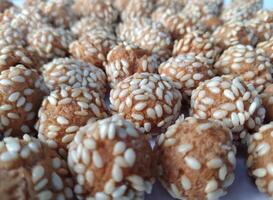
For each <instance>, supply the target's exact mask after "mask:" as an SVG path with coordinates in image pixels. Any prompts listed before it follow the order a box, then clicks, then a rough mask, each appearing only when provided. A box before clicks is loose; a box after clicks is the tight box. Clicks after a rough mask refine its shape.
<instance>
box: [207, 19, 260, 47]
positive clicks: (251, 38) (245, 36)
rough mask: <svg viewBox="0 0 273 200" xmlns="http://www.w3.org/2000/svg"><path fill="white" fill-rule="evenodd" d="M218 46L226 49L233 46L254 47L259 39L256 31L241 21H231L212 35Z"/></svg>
mask: <svg viewBox="0 0 273 200" xmlns="http://www.w3.org/2000/svg"><path fill="white" fill-rule="evenodd" d="M212 37H213V40H214V42H215V44H216V45H217V46H219V47H220V48H222V49H226V48H228V47H231V46H233V45H237V44H243V45H253V46H255V45H256V44H257V41H258V40H257V37H256V35H255V33H254V31H253V30H252V29H250V28H248V27H247V26H246V24H245V23H244V22H241V21H230V22H227V23H225V24H223V25H222V26H220V27H218V28H217V29H216V30H215V31H214V32H213V34H212Z"/></svg>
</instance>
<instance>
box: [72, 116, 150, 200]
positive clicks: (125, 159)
mask: <svg viewBox="0 0 273 200" xmlns="http://www.w3.org/2000/svg"><path fill="white" fill-rule="evenodd" d="M105 147H107V148H105ZM152 156H153V152H152V149H151V147H150V144H149V142H148V140H147V138H146V136H145V135H143V134H141V133H140V131H139V130H138V129H136V128H135V127H134V126H133V124H131V123H129V122H127V121H126V120H124V119H122V118H121V117H119V116H118V115H115V116H112V117H110V118H106V119H103V120H99V121H97V122H96V123H88V124H87V125H86V126H85V127H83V128H81V129H80V130H79V131H78V132H77V134H76V136H75V137H74V140H73V142H72V143H71V145H70V147H69V152H68V165H69V168H70V170H71V172H72V174H73V177H74V179H75V180H76V185H75V187H74V192H75V193H76V195H77V197H78V198H79V199H109V200H110V199H129V200H134V199H139V200H142V199H144V193H145V192H146V193H150V192H151V190H152V186H153V183H154V171H155V170H154V160H153V157H152Z"/></svg>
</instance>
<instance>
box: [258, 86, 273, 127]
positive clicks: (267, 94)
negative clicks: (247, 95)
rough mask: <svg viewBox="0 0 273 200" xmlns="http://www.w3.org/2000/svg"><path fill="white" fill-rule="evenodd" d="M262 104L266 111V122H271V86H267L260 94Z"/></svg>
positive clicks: (272, 89)
mask: <svg viewBox="0 0 273 200" xmlns="http://www.w3.org/2000/svg"><path fill="white" fill-rule="evenodd" d="M261 98H262V104H263V106H264V108H265V110H266V121H269V122H270V121H272V120H273V112H272V108H273V84H270V85H268V86H267V87H266V88H265V90H264V91H263V92H262V93H261Z"/></svg>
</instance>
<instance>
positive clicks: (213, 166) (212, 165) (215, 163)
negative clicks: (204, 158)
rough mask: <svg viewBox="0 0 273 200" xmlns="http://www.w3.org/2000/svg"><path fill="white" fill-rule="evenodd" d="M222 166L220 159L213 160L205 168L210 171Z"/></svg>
mask: <svg viewBox="0 0 273 200" xmlns="http://www.w3.org/2000/svg"><path fill="white" fill-rule="evenodd" d="M222 164H223V161H222V160H221V159H220V158H213V159H211V160H209V161H208V162H207V166H208V167H209V168H211V169H218V168H220V167H221V166H222Z"/></svg>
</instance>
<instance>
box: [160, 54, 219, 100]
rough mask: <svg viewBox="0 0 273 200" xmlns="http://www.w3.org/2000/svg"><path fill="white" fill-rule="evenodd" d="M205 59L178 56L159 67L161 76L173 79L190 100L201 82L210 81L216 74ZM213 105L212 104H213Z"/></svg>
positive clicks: (193, 56) (192, 55)
mask: <svg viewBox="0 0 273 200" xmlns="http://www.w3.org/2000/svg"><path fill="white" fill-rule="evenodd" d="M202 58H203V57H199V56H196V55H195V54H190V53H189V54H185V55H178V56H177V57H171V58H170V59H169V60H167V61H166V62H163V63H162V64H161V65H160V66H159V69H158V71H159V74H160V75H161V76H163V77H167V78H169V79H171V80H172V81H173V82H174V84H175V86H176V87H177V89H179V90H180V92H181V94H182V95H183V98H184V99H185V100H189V98H190V96H191V93H192V90H194V89H195V88H196V87H197V86H198V85H199V83H200V82H202V81H204V80H207V79H210V78H212V77H213V75H214V73H213V72H212V69H211V68H210V67H209V65H208V64H207V62H206V61H205V59H204V58H203V59H202ZM157 95H158V96H159V94H157ZM211 103H212V102H211Z"/></svg>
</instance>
